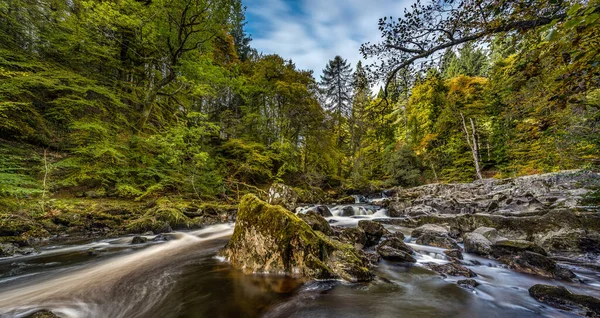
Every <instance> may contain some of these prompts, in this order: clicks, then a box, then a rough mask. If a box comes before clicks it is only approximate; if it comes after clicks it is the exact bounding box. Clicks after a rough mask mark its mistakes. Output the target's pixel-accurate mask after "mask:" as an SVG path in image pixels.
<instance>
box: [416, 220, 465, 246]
mask: <svg viewBox="0 0 600 318" xmlns="http://www.w3.org/2000/svg"><path fill="white" fill-rule="evenodd" d="M411 236H412V237H413V238H416V239H417V244H421V245H429V246H437V247H441V248H448V249H454V248H460V247H459V246H458V244H457V243H456V241H455V240H454V239H453V238H451V237H450V233H449V232H448V230H447V229H445V228H444V227H442V226H439V225H435V224H425V225H423V226H420V227H418V228H416V229H414V230H413V231H412V233H411Z"/></svg>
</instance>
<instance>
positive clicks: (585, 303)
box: [529, 284, 600, 317]
mask: <svg viewBox="0 0 600 318" xmlns="http://www.w3.org/2000/svg"><path fill="white" fill-rule="evenodd" d="M529 295H531V297H533V298H535V299H537V300H538V301H541V302H543V303H546V304H548V305H550V306H552V307H556V308H559V309H563V310H573V311H575V312H577V313H578V314H579V315H581V316H585V317H600V299H598V298H595V297H592V296H586V295H577V294H573V293H571V292H570V291H569V290H568V289H566V288H564V287H562V286H550V285H542V284H537V285H534V286H532V287H531V288H529Z"/></svg>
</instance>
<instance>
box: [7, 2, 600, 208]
mask: <svg viewBox="0 0 600 318" xmlns="http://www.w3.org/2000/svg"><path fill="white" fill-rule="evenodd" d="M458 2H460V3H461V5H459V3H458ZM463 2H464V3H463ZM500 3H501V5H499V4H498V3H497V1H482V0H468V1H467V0H465V1H449V2H447V3H446V4H443V3H442V2H439V3H438V2H437V1H434V2H433V4H432V5H429V4H427V5H416V6H415V7H413V8H412V9H410V10H409V11H407V15H406V17H404V18H401V19H400V20H395V19H396V18H394V19H390V18H384V19H381V21H380V29H381V30H382V36H383V39H384V41H383V42H382V43H378V44H365V45H364V46H363V48H362V49H361V51H362V53H363V54H364V56H365V57H366V58H371V59H376V60H377V62H376V63H375V65H369V66H363V65H362V63H359V64H357V65H355V66H352V65H350V64H349V63H348V62H347V61H346V60H344V59H343V57H335V58H334V57H332V60H331V61H330V62H329V63H328V64H327V65H326V67H325V70H324V72H323V74H324V75H323V77H322V78H321V79H315V78H314V77H313V74H312V72H311V71H306V70H301V69H298V68H297V67H296V66H295V64H294V63H293V61H291V60H288V59H287V58H286V57H281V56H278V55H265V54H261V53H260V52H257V51H256V50H254V49H253V48H252V47H251V38H250V36H249V35H248V34H246V32H245V31H244V25H245V22H244V21H245V18H244V10H245V9H244V8H243V7H242V4H241V2H240V1H238V0H219V1H202V0H194V1H192V0H177V1H136V0H125V1H102V2H99V1H89V0H76V1H62V0H59V1H38V2H35V3H34V2H31V1H27V0H2V1H0V25H1V27H0V119H1V120H0V196H1V197H3V199H2V200H3V202H7V203H6V204H4V205H3V206H2V210H6V211H16V210H19V208H18V207H22V206H23V205H20V203H19V202H22V201H23V200H34V201H35V206H36V208H35V211H36V213H38V212H37V211H39V213H40V215H45V214H47V213H50V211H51V207H50V205H51V204H52V203H51V200H53V199H54V200H56V199H58V200H60V199H61V198H76V197H81V198H107V197H108V198H113V199H115V200H116V199H125V200H129V201H133V202H146V201H152V200H155V199H156V198H159V197H163V196H177V197H180V198H187V199H193V200H198V201H199V202H205V201H215V200H219V201H231V202H233V201H236V200H238V199H239V197H240V195H241V194H243V193H245V192H253V193H258V194H260V193H263V191H265V189H267V188H268V186H269V185H271V184H272V183H274V182H279V183H285V184H289V185H292V186H294V187H297V188H300V189H305V190H308V191H310V190H311V189H313V190H314V189H324V191H329V192H330V194H339V195H342V194H344V193H345V194H348V193H352V192H356V191H365V190H372V189H381V188H385V187H390V186H395V185H401V186H412V185H418V184H423V183H430V182H460V181H472V180H474V179H476V178H478V177H511V176H519V175H526V174H534V173H542V172H550V171H557V170H563V169H572V168H595V167H597V165H598V163H599V162H600V152H599V143H600V132H599V131H598V129H599V128H598V127H600V111H599V108H600V55H599V54H598V52H599V50H600V43H598V39H599V38H600V34H599V33H600V28H598V25H599V24H600V18H599V8H600V3H599V2H598V1H597V0H594V1H544V0H540V1H534V2H533V4H531V3H530V2H527V4H526V3H525V2H523V1H516V2H515V1H500ZM474 5H477V6H479V9H478V10H471V9H469V8H472V6H474ZM439 6H442V7H439ZM444 6H446V7H444ZM440 10H442V11H443V10H449V11H448V12H450V13H449V14H448V15H447V16H444V17H442V18H441V19H442V21H437V20H435V19H438V18H437V17H434V15H433V14H432V13H435V12H440ZM474 12H476V13H474ZM432 23H438V24H439V25H440V27H441V28H442V29H440V30H441V31H440V30H437V31H436V30H433V29H431V28H430V29H431V30H432V31H430V32H429V33H426V34H423V35H422V37H419V34H416V33H415V32H417V31H418V30H419V29H422V30H428V29H427V28H425V29H423V28H424V27H427V26H428V25H429V26H430V25H431V24H432ZM444 28H446V29H444ZM448 28H449V29H448ZM449 30H451V31H452V32H454V33H452V32H449ZM440 32H441V33H440ZM440 34H442V35H441V36H440ZM473 34H475V35H477V36H473ZM471 40H473V41H471ZM413 57H417V58H416V59H414V60H413V62H414V63H408V64H406V63H404V62H405V61H410V60H411V59H412V58H413ZM380 62H381V63H380ZM382 81H383V82H384V83H385V85H383V87H382V89H381V90H380V91H379V93H378V94H374V93H373V90H374V89H375V90H377V87H379V86H380V85H381V83H382ZM231 202H228V203H231Z"/></svg>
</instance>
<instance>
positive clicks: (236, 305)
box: [0, 204, 600, 318]
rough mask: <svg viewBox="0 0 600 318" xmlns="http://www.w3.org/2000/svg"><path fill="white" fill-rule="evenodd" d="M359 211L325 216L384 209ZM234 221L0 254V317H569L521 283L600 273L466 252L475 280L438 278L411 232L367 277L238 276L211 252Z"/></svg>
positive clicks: (591, 279)
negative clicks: (559, 273)
mask: <svg viewBox="0 0 600 318" xmlns="http://www.w3.org/2000/svg"><path fill="white" fill-rule="evenodd" d="M361 207H363V208H364V206H363V205H360V204H359V205H355V208H356V209H359V210H360V209H361ZM364 209H365V211H366V212H364V213H363V212H361V213H358V214H361V215H356V216H352V217H343V216H339V215H334V216H333V217H330V218H329V221H330V222H333V224H340V225H344V226H354V225H355V224H356V223H357V222H358V220H360V219H364V218H369V219H374V218H380V217H385V212H384V211H377V210H373V209H368V208H364ZM338 210H339V208H337V210H336V207H332V211H334V213H335V214H339V213H337V212H336V211H338ZM361 211H362V210H361ZM233 229H234V224H220V225H213V226H207V227H205V228H203V229H201V230H196V231H189V232H176V233H172V234H169V235H167V238H168V239H169V240H167V241H165V240H157V241H153V239H154V237H155V236H147V238H148V242H147V243H144V244H135V245H132V244H131V240H132V236H127V237H120V238H112V239H103V240H88V241H71V242H67V243H61V244H56V245H48V246H45V247H43V248H41V249H40V252H39V253H38V254H36V255H29V256H20V257H13V258H3V259H0V317H26V316H28V315H30V314H32V313H34V312H36V311H38V310H41V309H46V310H51V311H52V312H54V313H56V314H57V315H59V316H61V317H367V316H368V317H400V316H401V317H419V318H423V317H486V318H488V317H508V316H512V317H540V316H542V317H574V314H572V313H569V312H566V311H561V310H557V309H554V308H551V307H548V306H546V305H544V304H542V303H539V302H537V301H536V300H535V299H533V298H531V297H530V296H529V294H528V291H527V290H528V288H529V287H531V286H533V285H535V284H538V283H541V284H551V285H563V286H566V287H567V288H569V289H570V290H571V291H573V292H575V293H580V294H588V295H595V296H598V295H600V274H599V273H598V272H595V271H592V270H588V269H585V268H577V267H573V266H571V267H569V268H570V269H571V270H573V271H574V272H575V273H576V274H577V275H578V276H579V278H580V279H582V280H583V283H567V282H561V281H556V280H552V279H548V278H543V277H540V276H535V275H527V274H521V273H517V272H514V271H512V270H510V269H508V268H506V267H505V266H504V265H503V264H501V263H498V262H495V261H492V260H488V259H484V258H480V257H477V256H474V255H470V254H467V253H465V254H464V258H465V259H464V264H466V265H468V266H469V268H470V269H471V270H472V271H474V272H475V273H476V274H477V275H478V276H477V277H475V279H476V280H477V281H478V282H479V283H480V284H481V285H479V286H477V287H476V288H465V287H461V286H459V285H458V284H456V281H457V280H459V279H463V278H464V277H447V278H443V277H441V276H440V275H439V274H436V273H434V272H432V271H430V270H428V269H426V268H425V267H424V266H422V264H423V263H425V262H438V263H445V262H448V260H447V259H446V257H445V255H444V254H443V249H440V248H435V247H429V246H421V245H417V244H414V242H412V243H411V241H410V237H409V238H407V242H408V243H409V244H410V245H411V247H412V248H413V249H414V250H415V251H416V252H417V255H416V259H417V263H416V264H413V265H406V264H396V263H390V262H386V261H383V260H382V261H381V262H380V263H379V266H378V267H377V268H376V269H375V270H374V272H375V274H376V275H377V276H378V278H377V279H376V280H375V281H374V282H371V283H361V284H351V283H347V282H342V281H303V280H299V279H295V278H291V277H285V276H276V275H263V274H256V275H244V274H242V273H240V272H239V271H237V270H235V269H233V268H232V267H230V266H229V265H228V264H227V262H226V261H225V260H223V259H222V258H220V257H218V255H217V253H218V251H219V250H220V249H221V248H222V247H223V246H224V245H225V244H226V243H227V241H228V239H229V237H230V236H231V234H232V233H233ZM388 229H389V230H391V231H403V230H405V229H402V228H397V227H394V226H388Z"/></svg>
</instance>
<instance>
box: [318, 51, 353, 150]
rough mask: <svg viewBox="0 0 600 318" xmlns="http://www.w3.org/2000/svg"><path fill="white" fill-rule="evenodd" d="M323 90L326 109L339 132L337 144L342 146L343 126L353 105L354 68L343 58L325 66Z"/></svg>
mask: <svg viewBox="0 0 600 318" xmlns="http://www.w3.org/2000/svg"><path fill="white" fill-rule="evenodd" d="M320 85H321V88H322V89H323V93H324V95H325V99H326V104H325V107H326V109H327V110H328V111H329V112H331V113H332V114H333V118H334V122H335V125H336V127H337V130H338V133H337V134H338V141H337V144H338V146H340V145H341V144H342V139H341V138H342V132H341V130H342V124H343V123H344V120H345V119H346V118H348V117H349V116H350V113H351V103H352V68H351V66H350V64H348V62H347V61H346V60H344V59H342V57H341V56H339V55H338V56H336V57H335V58H334V59H333V60H330V61H329V63H327V65H326V66H325V69H324V70H323V75H321V83H320Z"/></svg>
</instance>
